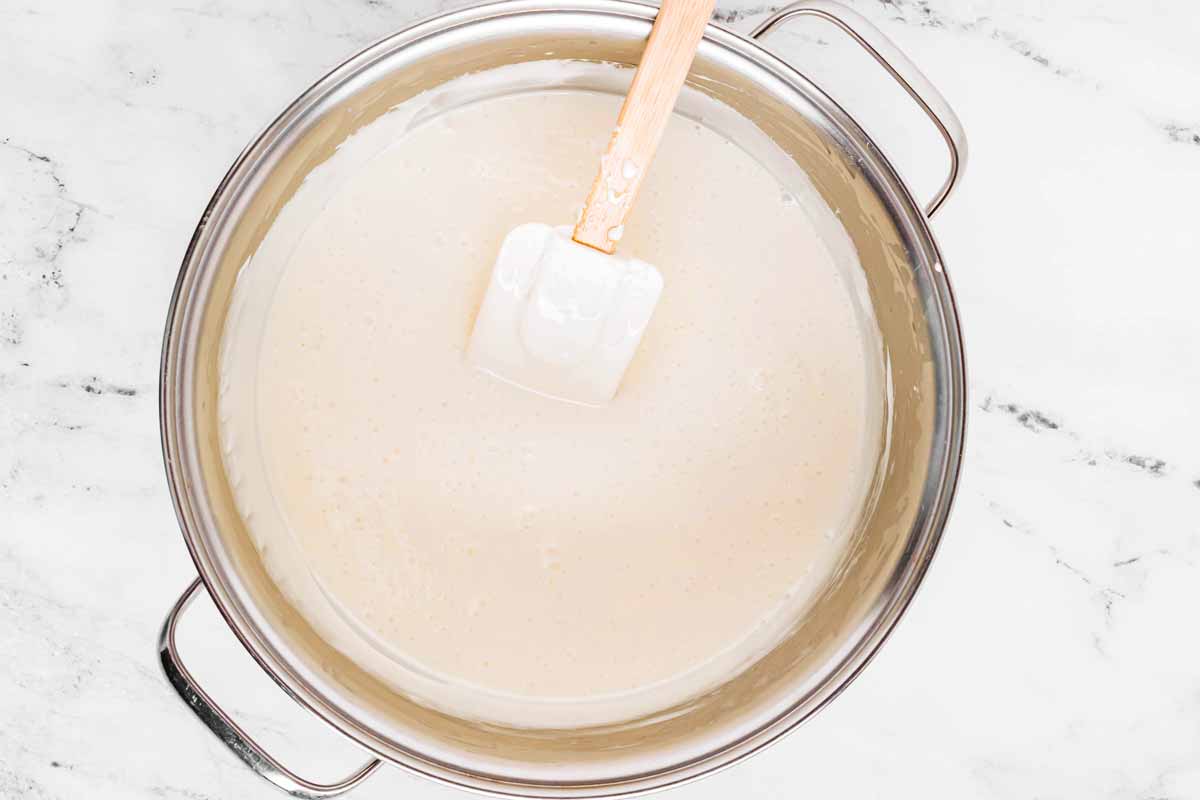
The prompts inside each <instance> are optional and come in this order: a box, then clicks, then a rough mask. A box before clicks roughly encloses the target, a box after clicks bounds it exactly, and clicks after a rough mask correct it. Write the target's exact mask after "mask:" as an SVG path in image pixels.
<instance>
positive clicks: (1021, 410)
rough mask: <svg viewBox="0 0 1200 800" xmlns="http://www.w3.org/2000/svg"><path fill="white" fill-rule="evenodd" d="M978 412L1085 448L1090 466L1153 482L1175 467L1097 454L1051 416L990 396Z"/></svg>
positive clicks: (1110, 452) (1146, 458)
mask: <svg viewBox="0 0 1200 800" xmlns="http://www.w3.org/2000/svg"><path fill="white" fill-rule="evenodd" d="M979 409H980V410H981V411H984V412H986V413H1001V414H1004V415H1006V416H1008V417H1010V418H1012V419H1013V421H1015V422H1016V423H1017V424H1018V425H1020V426H1021V427H1022V428H1024V429H1025V430H1028V431H1030V432H1032V433H1046V432H1049V433H1058V434H1062V435H1064V436H1067V437H1069V438H1071V439H1073V440H1075V441H1077V442H1081V443H1083V444H1084V446H1083V449H1082V453H1081V458H1082V460H1083V461H1084V462H1085V463H1086V464H1087V465H1088V466H1092V467H1094V466H1096V465H1097V464H1098V463H1099V458H1101V457H1103V458H1104V459H1106V460H1108V461H1111V462H1114V463H1118V464H1122V465H1125V466H1129V467H1133V468H1134V469H1136V470H1138V471H1139V472H1142V473H1144V474H1146V475H1149V476H1151V477H1154V478H1162V477H1166V476H1167V475H1169V474H1170V473H1171V471H1172V467H1171V465H1170V464H1168V463H1167V462H1166V461H1165V460H1164V459H1161V458H1157V457H1155V456H1150V455H1145V454H1142V453H1134V452H1129V451H1125V450H1120V449H1113V448H1108V449H1104V450H1102V451H1099V452H1098V451H1097V449H1096V448H1095V447H1092V446H1088V445H1087V444H1086V443H1084V437H1083V436H1081V435H1080V434H1078V433H1076V432H1074V431H1071V430H1068V429H1067V428H1065V427H1064V426H1063V424H1062V423H1061V422H1059V421H1058V420H1056V419H1054V418H1053V417H1052V416H1050V415H1049V414H1047V413H1045V412H1042V411H1039V410H1037V409H1035V408H1028V407H1025V406H1021V405H1018V404H1017V403H1013V402H1001V401H999V400H997V399H996V398H995V397H994V396H992V395H987V396H986V397H985V398H984V400H983V403H981V404H980V406H979ZM1192 485H1193V486H1195V487H1196V488H1200V480H1197V481H1193V483H1192Z"/></svg>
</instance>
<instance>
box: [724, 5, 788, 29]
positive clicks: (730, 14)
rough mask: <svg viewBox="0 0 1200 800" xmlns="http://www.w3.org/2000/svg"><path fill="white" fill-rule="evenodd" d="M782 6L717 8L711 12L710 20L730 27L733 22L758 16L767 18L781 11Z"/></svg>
mask: <svg viewBox="0 0 1200 800" xmlns="http://www.w3.org/2000/svg"><path fill="white" fill-rule="evenodd" d="M782 8H783V6H782V5H758V6H751V7H749V8H727V9H722V8H718V9H716V10H715V11H713V14H712V18H713V21H714V22H719V23H721V24H723V25H732V24H734V23H735V22H740V21H741V20H744V19H749V18H751V17H758V16H763V17H765V16H769V15H771V14H774V13H775V12H777V11H779V10H780V9H782Z"/></svg>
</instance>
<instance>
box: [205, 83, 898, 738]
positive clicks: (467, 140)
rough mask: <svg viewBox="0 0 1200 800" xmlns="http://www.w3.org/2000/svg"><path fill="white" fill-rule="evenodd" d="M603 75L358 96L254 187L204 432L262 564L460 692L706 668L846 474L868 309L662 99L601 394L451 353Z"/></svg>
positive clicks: (826, 512) (616, 686)
mask: <svg viewBox="0 0 1200 800" xmlns="http://www.w3.org/2000/svg"><path fill="white" fill-rule="evenodd" d="M590 68H591V69H597V70H600V69H612V68H608V67H600V66H593V67H590ZM614 71H615V70H614ZM460 80H464V81H470V80H472V78H466V79H460ZM490 80H495V77H494V76H492V78H490ZM620 101H621V98H620V96H618V95H612V94H605V93H601V92H594V91H583V90H578V89H563V90H557V91H537V92H520V93H513V94H507V95H502V96H498V97H493V98H491V99H487V100H484V101H480V102H473V103H468V104H466V105H462V106H461V107H457V108H454V107H450V106H451V105H452V104H450V103H446V104H445V105H446V106H447V108H445V109H441V108H439V110H438V113H437V114H434V115H430V114H428V113H426V112H427V109H428V108H430V107H431V106H433V107H436V106H437V104H436V103H433V104H429V103H426V104H425V105H423V106H422V109H426V111H422V112H421V113H416V112H415V111H408V110H406V109H405V108H404V107H403V106H402V107H401V108H400V109H397V110H396V111H394V112H392V113H391V114H389V115H385V116H384V117H382V118H380V119H379V120H377V121H376V122H374V123H372V124H371V125H370V126H368V128H366V129H364V130H362V131H360V132H359V133H358V134H357V135H356V136H355V137H353V138H352V139H351V140H349V141H348V142H347V143H346V144H344V145H343V146H342V147H341V149H340V150H339V151H338V153H337V154H336V155H335V156H334V157H333V158H331V159H330V161H328V162H327V163H325V164H323V165H322V166H321V167H319V168H318V170H317V171H316V172H315V173H314V174H313V175H312V176H310V178H309V180H308V181H307V182H306V184H305V186H303V187H302V188H301V189H300V190H299V192H298V194H297V196H296V198H294V199H293V201H292V202H291V203H290V204H289V205H288V207H286V208H285V209H284V210H283V211H282V212H281V215H280V217H279V220H278V221H277V222H276V224H275V226H274V227H273V228H272V230H271V232H270V233H269V234H268V237H267V239H266V241H264V243H263V245H262V247H261V248H260V249H259V251H258V253H256V255H255V256H254V258H253V259H252V260H251V261H250V262H249V263H248V265H247V267H246V268H245V269H244V270H243V273H242V276H241V277H240V278H239V284H238V287H237V290H236V293H235V300H234V305H233V307H232V310H231V314H230V318H229V321H228V322H227V326H226V332H225V339H224V343H223V353H222V373H223V376H222V378H223V391H222V396H221V402H220V414H221V425H222V436H223V441H224V457H225V461H226V467H227V470H228V472H229V474H230V476H231V483H232V484H233V486H234V490H235V495H236V499H237V502H238V505H239V508H240V510H241V512H242V515H243V516H244V518H245V519H246V521H247V525H248V528H249V530H250V533H251V536H252V537H253V538H254V540H255V542H256V545H257V546H258V548H259V550H260V552H261V553H262V554H263V556H264V560H265V562H266V564H267V567H268V570H269V571H270V572H271V574H272V575H273V577H274V578H275V579H276V580H277V581H278V582H279V584H280V586H281V588H282V589H283V591H284V592H285V594H286V595H287V596H288V597H289V598H290V599H291V601H292V602H294V603H295V604H296V605H297V606H298V608H300V610H301V611H302V612H303V613H304V614H305V615H306V616H307V617H308V618H309V619H310V620H312V622H313V624H314V626H315V627H316V629H317V630H318V632H320V633H321V635H322V636H325V637H327V638H328V639H329V641H330V642H331V643H332V644H333V645H334V646H335V647H337V648H339V649H341V650H342V651H343V652H345V653H346V654H347V655H350V656H351V657H353V658H355V659H356V660H358V661H359V662H360V663H361V664H363V665H364V666H365V667H366V668H368V669H370V670H371V671H373V672H374V673H376V674H377V675H379V676H380V677H382V678H383V679H385V680H387V681H389V682H390V683H391V684H393V685H394V686H396V687H397V688H398V689H400V690H402V691H405V692H407V693H409V694H411V695H414V696H416V697H418V698H420V699H421V700H422V701H424V702H428V703H430V704H433V705H435V706H439V707H441V708H444V709H446V710H449V711H452V712H454V713H458V714H461V715H464V716H469V717H476V718H483V719H489V720H494V721H498V722H504V723H510V724H516V725H530V726H539V725H561V724H591V723H597V722H607V721H613V720H619V719H623V718H628V717H630V716H634V715H638V714H643V713H648V712H650V711H653V710H656V709H659V708H662V707H665V706H667V705H669V704H671V703H674V702H678V701H680V700H684V699H686V698H687V697H689V696H691V695H694V694H695V693H697V692H699V691H702V690H704V689H706V688H708V687H710V686H712V685H714V684H716V683H718V682H720V681H722V680H724V679H727V678H728V677H729V676H731V675H732V674H734V673H736V672H737V671H738V670H739V669H741V668H742V667H744V666H745V665H747V664H748V663H750V661H752V660H753V658H755V657H756V656H758V655H760V654H761V653H762V652H763V651H764V650H765V649H766V648H768V647H770V646H771V645H772V644H773V643H775V642H776V641H778V639H779V637H780V636H781V635H782V634H783V633H784V632H785V631H786V630H787V628H788V627H789V626H790V624H791V623H792V622H793V621H794V620H795V618H796V615H797V614H800V613H802V612H803V608H804V606H805V603H806V601H807V600H808V598H810V597H811V595H812V593H813V592H814V591H815V590H817V589H819V587H820V586H821V584H822V582H823V581H824V580H827V579H828V577H829V574H830V572H831V570H832V568H833V565H834V564H835V562H836V560H837V557H838V555H839V554H840V552H841V550H842V547H843V545H844V542H845V539H846V537H847V535H848V532H849V531H850V530H851V529H852V527H853V525H854V523H855V521H856V519H857V515H858V511H859V509H860V507H861V505H862V503H863V502H864V498H865V497H866V495H867V494H868V491H869V487H870V485H871V482H872V479H873V474H874V469H875V466H876V459H877V453H878V450H879V447H880V420H881V419H882V412H883V402H884V401H883V393H882V391H881V390H880V389H879V378H878V375H877V371H878V369H879V367H878V362H879V360H880V356H879V348H878V344H877V338H876V337H877V334H876V333H875V332H874V328H873V324H872V323H871V322H870V318H869V315H868V314H865V313H864V312H863V310H862V308H861V304H860V303H859V301H858V299H857V297H858V295H857V293H856V291H855V290H854V288H853V282H852V280H851V279H850V278H848V277H847V274H846V273H847V270H846V269H845V268H844V266H839V264H838V263H837V262H836V260H835V259H834V258H833V257H832V256H831V254H830V249H829V247H828V246H827V244H826V242H827V239H828V234H824V235H823V234H822V233H819V231H822V232H823V231H824V230H825V229H824V228H823V227H822V225H825V224H826V223H827V222H829V221H831V220H832V219H833V218H832V215H831V214H830V212H828V209H824V208H822V209H821V210H820V212H815V211H814V210H813V208H812V206H813V203H811V202H807V201H802V200H800V199H798V198H800V197H802V194H801V193H799V190H798V189H796V188H795V187H785V186H784V185H782V184H781V183H780V182H779V180H778V179H777V178H776V177H774V176H773V175H772V174H771V173H770V172H768V171H767V170H766V169H765V168H764V167H763V166H761V165H760V163H759V161H757V160H756V159H755V158H752V157H751V156H750V155H748V154H747V152H745V151H744V150H742V149H740V148H739V147H737V146H735V145H733V144H731V143H730V142H729V141H728V140H726V139H725V138H724V137H723V136H721V135H720V134H718V133H716V132H714V130H712V129H710V127H708V126H706V125H705V124H701V123H700V122H697V121H694V120H693V119H690V118H687V117H684V116H681V115H677V116H676V117H675V118H674V119H673V120H672V122H671V124H670V126H669V128H668V130H667V132H666V136H665V139H664V141H663V144H662V146H661V148H660V150H659V153H658V156H657V160H656V161H655V162H654V164H653V165H652V166H651V167H650V171H649V175H648V177H647V181H646V184H645V186H644V189H643V191H642V194H641V196H640V198H639V202H638V206H637V208H636V209H635V211H634V214H633V216H632V218H631V221H630V224H629V225H628V228H627V232H626V234H625V237H624V238H623V240H622V241H621V248H620V252H623V253H627V254H630V255H635V256H637V257H638V258H642V259H645V260H647V261H650V262H652V263H654V264H655V265H657V266H658V267H659V269H660V270H661V271H662V273H663V276H664V278H665V289H664V291H663V294H662V299H661V302H660V303H659V305H658V308H657V310H656V312H655V315H654V318H653V319H652V321H651V323H650V326H649V329H648V331H647V333H646V335H645V338H644V340H643V341H642V344H641V347H640V349H639V351H638V352H637V355H636V356H635V358H634V360H633V362H632V365H631V367H630V369H629V371H628V372H627V374H626V376H625V379H624V381H623V383H622V385H621V388H620V390H619V392H618V393H617V396H616V399H615V400H614V401H613V402H612V403H611V404H610V405H608V406H606V407H603V408H594V407H585V406H579V405H574V404H568V403H564V402H559V401H555V400H551V399H547V398H545V397H542V396H539V395H535V394H532V393H530V392H527V391H522V390H521V389H518V388H516V387H514V386H511V385H508V384H505V383H502V382H499V381H497V380H495V379H493V378H491V377H489V376H487V375H485V374H482V373H480V372H477V371H475V370H473V369H471V368H470V367H469V366H468V365H467V364H466V363H464V350H465V348H466V344H467V340H468V337H469V335H470V332H471V328H472V322H473V319H474V315H475V313H476V311H477V309H478V307H479V304H480V301H481V299H482V295H483V291H484V289H485V287H486V284H487V280H488V276H489V272H490V269H491V265H492V261H493V259H494V258H495V256H496V253H497V248H498V246H499V244H500V242H501V240H502V239H503V237H504V235H505V234H506V233H507V232H508V231H509V230H510V229H512V228H513V227H515V226H516V225H518V224H521V223H524V222H530V221H538V222H546V223H551V224H570V223H571V222H572V221H573V220H574V215H575V213H576V209H577V208H578V207H579V205H580V203H581V201H582V199H583V198H584V197H585V195H586V194H587V190H588V188H589V186H590V182H591V180H592V178H593V176H594V174H595V169H596V164H597V159H598V157H599V154H600V153H601V151H602V150H603V147H604V145H605V143H606V140H607V137H608V135H609V131H610V129H611V126H612V124H613V121H614V120H615V119H616V115H617V110H618V108H619V106H620ZM690 102H692V103H693V104H696V103H700V104H701V105H702V104H703V103H704V102H707V103H709V104H710V105H714V106H715V103H714V102H713V101H708V100H705V99H703V98H699V97H698V96H695V95H694V93H693V96H692V97H691V100H690ZM410 103H416V101H415V100H414V101H410ZM406 105H407V104H406ZM714 113H715V109H714ZM422 116H423V117H424V118H423V119H419V118H418V117H422ZM797 172H798V171H797ZM797 180H803V177H802V173H798V178H797ZM822 213H823V214H825V215H827V216H828V217H829V219H828V220H826V219H825V218H824V217H821V216H820V214H822ZM833 225H834V226H836V222H833Z"/></svg>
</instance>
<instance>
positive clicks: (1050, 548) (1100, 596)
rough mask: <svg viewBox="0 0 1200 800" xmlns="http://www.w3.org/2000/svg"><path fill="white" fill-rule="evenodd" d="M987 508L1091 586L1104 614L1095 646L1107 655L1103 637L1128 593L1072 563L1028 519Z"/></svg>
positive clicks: (992, 505)
mask: <svg viewBox="0 0 1200 800" xmlns="http://www.w3.org/2000/svg"><path fill="white" fill-rule="evenodd" d="M988 507H989V509H991V511H992V513H994V514H996V516H997V517H999V519H1000V522H1001V524H1003V525H1004V527H1006V528H1008V529H1009V530H1013V531H1016V532H1017V533H1020V534H1022V535H1024V536H1028V537H1030V538H1032V539H1034V540H1036V541H1038V542H1040V543H1041V544H1042V545H1043V546H1044V547H1045V548H1046V551H1047V552H1048V553H1049V555H1050V557H1051V558H1052V559H1053V561H1054V564H1055V566H1058V567H1060V568H1062V569H1063V570H1064V571H1065V572H1067V573H1068V574H1070V575H1072V576H1074V577H1075V578H1076V579H1077V580H1078V581H1079V582H1081V583H1082V584H1083V585H1084V586H1086V587H1087V588H1088V590H1089V591H1090V593H1091V596H1092V598H1093V599H1094V600H1096V601H1098V602H1099V605H1100V609H1101V614H1102V615H1103V617H1104V623H1103V632H1097V631H1093V632H1092V634H1091V641H1092V647H1093V649H1095V651H1096V652H1097V653H1098V654H1099V655H1101V656H1104V657H1106V658H1107V657H1108V650H1107V648H1106V647H1105V643H1104V636H1105V635H1107V633H1109V632H1111V631H1112V628H1113V605H1114V604H1115V603H1116V602H1117V601H1118V600H1125V599H1126V597H1127V595H1126V594H1125V593H1124V592H1122V591H1119V590H1117V589H1114V588H1113V587H1111V586H1108V585H1106V584H1105V583H1104V582H1102V581H1100V580H1099V579H1097V578H1095V577H1094V576H1093V575H1090V574H1089V573H1087V572H1085V571H1084V570H1082V569H1080V568H1079V567H1077V566H1075V565H1074V564H1072V563H1071V562H1070V561H1068V560H1067V559H1066V558H1064V557H1063V554H1062V551H1061V550H1060V549H1059V547H1058V546H1057V545H1055V544H1053V543H1052V542H1049V541H1047V540H1046V539H1044V538H1043V537H1041V536H1038V534H1037V533H1036V532H1035V531H1034V529H1033V528H1032V526H1030V525H1029V524H1027V523H1025V522H1021V521H1019V520H1018V519H1017V518H1016V516H1015V514H1013V513H1012V512H1011V511H1008V510H1006V509H1004V508H1002V507H1001V506H1000V504H998V503H995V502H989V503H988Z"/></svg>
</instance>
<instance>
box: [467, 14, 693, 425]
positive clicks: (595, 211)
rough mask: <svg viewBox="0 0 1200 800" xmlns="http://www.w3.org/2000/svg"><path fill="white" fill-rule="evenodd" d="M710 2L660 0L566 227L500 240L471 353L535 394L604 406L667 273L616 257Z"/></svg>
mask: <svg viewBox="0 0 1200 800" xmlns="http://www.w3.org/2000/svg"><path fill="white" fill-rule="evenodd" d="M714 3H715V0H663V3H662V7H661V9H660V10H659V12H658V16H657V17H656V18H655V20H654V27H653V28H652V29H651V31H650V38H649V40H648V41H647V43H646V49H645V51H644V52H643V54H642V60H641V63H640V64H639V65H638V68H637V72H636V73H635V74H634V77H633V84H632V85H631V86H630V88H629V94H628V95H627V96H626V97H625V103H624V105H623V106H622V107H621V113H620V115H619V116H618V117H617V125H616V128H615V129H614V131H613V135H612V139H611V140H610V141H609V143H608V149H607V150H606V151H605V153H604V155H603V156H602V157H601V159H600V171H599V173H598V174H597V175H596V180H595V183H594V184H593V185H592V190H591V193H590V194H589V195H588V198H587V203H586V204H585V205H584V207H583V212H582V214H581V215H580V217H579V220H578V222H577V223H576V225H575V228H574V230H573V231H572V230H571V228H569V227H558V228H555V227H552V226H550V225H546V224H542V223H529V224H525V225H520V226H518V227H517V228H515V229H513V231H512V232H510V233H509V234H508V236H507V237H505V239H504V242H503V244H502V245H501V247H500V253H499V255H498V256H497V258H496V263H495V265H494V266H493V268H492V276H491V281H490V283H489V284H488V289H487V293H486V294H485V295H484V300H483V305H482V306H481V307H480V310H479V316H478V317H477V318H476V320H475V328H474V330H473V331H472V334H471V341H470V343H469V345H468V348H467V359H468V362H469V363H471V364H473V365H474V366H476V367H478V368H479V369H481V370H483V371H485V372H488V373H490V374H492V375H494V376H495V377H497V378H500V379H501V380H504V381H508V382H509V383H513V384H516V385H518V386H520V387H522V388H525V389H528V390H530V391H533V392H537V393H539V394H543V395H547V396H550V397H555V398H559V399H562V400H569V401H573V402H577V403H584V404H588V405H603V404H605V403H607V402H608V401H610V400H611V399H612V398H613V397H614V395H615V394H616V392H617V388H618V387H619V385H620V383H621V378H622V377H623V376H624V374H625V369H626V367H628V366H629V362H630V361H631V360H632V359H633V356H634V353H635V352H636V351H637V347H638V344H639V343H640V342H641V340H642V334H643V333H644V332H645V330H646V326H647V325H648V324H649V322H650V317H651V315H652V314H653V313H654V308H655V306H656V305H657V303H658V298H659V296H660V294H661V293H662V289H663V279H662V275H661V274H660V273H659V271H658V270H657V269H656V268H655V267H653V266H651V265H650V264H647V263H646V262H644V261H639V260H638V259H635V258H624V257H619V256H616V255H613V252H614V250H615V249H616V247H617V243H618V242H619V241H620V240H621V237H622V235H623V233H624V231H625V223H626V219H627V218H628V217H629V213H630V211H631V210H632V208H633V201H634V200H635V199H636V198H637V193H638V189H639V188H640V187H641V184H642V179H643V178H644V177H645V175H646V172H647V169H648V168H649V166H650V161H651V159H653V157H654V152H655V150H656V149H657V148H658V143H659V141H660V140H661V139H662V134H663V130H664V129H665V128H666V125H667V121H668V120H669V119H670V117H671V110H672V109H673V108H674V106H675V101H676V99H677V98H678V97H679V92H680V90H681V89H682V87H683V83H684V79H685V78H686V77H687V73H688V70H689V69H690V67H691V64H692V60H693V58H694V56H695V54H696V48H697V47H698V46H699V44H700V39H701V36H702V35H703V33H704V27H705V25H707V24H708V20H709V17H710V16H711V15H712V10H713V5H714Z"/></svg>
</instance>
